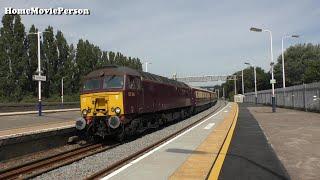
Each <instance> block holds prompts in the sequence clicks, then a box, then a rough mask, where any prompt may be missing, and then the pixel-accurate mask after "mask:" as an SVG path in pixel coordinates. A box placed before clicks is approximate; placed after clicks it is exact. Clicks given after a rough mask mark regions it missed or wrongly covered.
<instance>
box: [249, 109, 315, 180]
mask: <svg viewBox="0 0 320 180" xmlns="http://www.w3.org/2000/svg"><path fill="white" fill-rule="evenodd" d="M248 109H249V111H250V113H251V114H252V115H253V117H254V118H255V119H256V120H257V121H258V122H259V124H260V126H261V128H262V129H263V131H264V133H265V135H266V137H267V138H268V141H269V143H270V144H271V145H272V147H273V149H274V151H275V152H276V154H277V156H278V158H279V159H280V160H281V162H282V164H283V165H284V166H285V168H286V169H287V171H288V173H289V175H290V177H291V178H292V179H293V180H295V179H296V180H304V179H305V180H309V179H314V180H316V179H319V178H320V171H319V170H320V114H319V113H310V112H303V111H296V110H289V109H282V108H277V112H276V113H271V108H270V107H248Z"/></svg>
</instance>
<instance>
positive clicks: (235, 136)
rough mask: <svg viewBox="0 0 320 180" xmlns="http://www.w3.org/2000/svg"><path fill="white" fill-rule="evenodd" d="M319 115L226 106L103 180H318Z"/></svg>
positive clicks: (250, 105) (284, 110)
mask: <svg viewBox="0 0 320 180" xmlns="http://www.w3.org/2000/svg"><path fill="white" fill-rule="evenodd" d="M319 146H320V114H317V113H307V112H302V111H295V110H288V109H280V108H278V109H277V112H276V113H272V112H271V107H265V106H255V105H253V104H239V105H238V104H236V103H228V104H227V106H225V107H224V108H223V109H221V110H220V111H219V112H216V113H215V114H213V115H211V116H210V117H208V118H207V119H205V120H204V121H203V122H202V123H200V124H198V125H196V126H195V127H193V128H191V129H190V130H188V131H186V132H184V133H182V134H180V135H178V136H177V137H175V138H174V139H172V140H170V141H168V142H166V143H164V144H162V145H160V146H159V147H157V148H156V149H153V150H152V151H150V152H148V153H146V154H144V155H143V156H141V157H139V158H137V159H135V160H133V161H132V162H130V163H128V164H126V165H125V166H123V167H121V168H120V169H118V170H116V171H114V172H113V173H111V174H109V175H107V176H106V177H104V178H103V179H222V180H226V179H228V180H229V179H266V180H267V179H268V180H269V179H317V178H318V177H320V173H319V171H318V169H319V162H320V161H319V160H320V159H319V158H320V151H319V149H320V147H319Z"/></svg>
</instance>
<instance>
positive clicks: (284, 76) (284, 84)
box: [281, 35, 299, 88]
mask: <svg viewBox="0 0 320 180" xmlns="http://www.w3.org/2000/svg"><path fill="white" fill-rule="evenodd" d="M285 38H299V35H291V36H283V37H282V38H281V51H282V84H283V85H282V87H283V88H286V75H285V71H284V48H283V40H284V39H285Z"/></svg>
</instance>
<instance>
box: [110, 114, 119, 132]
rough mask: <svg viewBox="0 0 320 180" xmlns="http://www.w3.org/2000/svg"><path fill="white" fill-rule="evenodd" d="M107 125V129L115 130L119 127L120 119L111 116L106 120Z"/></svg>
mask: <svg viewBox="0 0 320 180" xmlns="http://www.w3.org/2000/svg"><path fill="white" fill-rule="evenodd" d="M108 125H109V127H111V128H112V129H116V128H118V127H119V126H120V118H119V117H118V116H111V117H110V118H109V119H108Z"/></svg>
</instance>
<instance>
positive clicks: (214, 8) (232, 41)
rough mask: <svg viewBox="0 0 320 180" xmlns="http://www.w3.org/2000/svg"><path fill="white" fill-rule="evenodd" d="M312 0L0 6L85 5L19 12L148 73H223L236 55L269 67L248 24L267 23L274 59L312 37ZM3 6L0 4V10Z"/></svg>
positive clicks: (239, 63)
mask: <svg viewBox="0 0 320 180" xmlns="http://www.w3.org/2000/svg"><path fill="white" fill-rule="evenodd" d="M319 5H320V4H319V2H318V1H316V0H313V1H311V0H310V1H300V0H290V1H277V0H265V1H249V0H245V1H209V0H208V1H191V0H189V1H188V0H187V1H182V0H175V1H160V0H157V1H156V0H154V1H150V0H148V1H147V0H136V1H129V0H127V1H116V0H113V1H112V0H111V1H99V2H98V1H90V2H89V1H77V3H75V2H74V1H71V0H70V1H6V2H1V3H0V7H7V6H12V7H14V8H23V7H25V8H27V7H34V6H38V7H43V8H46V7H65V8H89V9H90V10H91V12H92V13H91V15H90V16H24V17H23V21H24V24H26V25H27V28H29V27H30V25H31V24H35V25H36V26H37V27H39V28H40V29H44V28H45V27H47V26H48V25H52V26H53V27H54V28H55V29H59V30H62V32H63V33H64V34H65V36H66V37H67V38H68V39H69V41H71V42H73V43H76V41H77V39H79V38H85V39H88V40H90V41H91V42H93V43H95V44H97V45H99V46H100V47H101V49H104V50H113V51H121V52H123V53H124V54H126V55H130V56H135V57H140V58H141V59H143V60H148V61H151V62H152V65H149V67H148V68H149V70H150V71H151V72H153V73H156V74H161V75H166V76H171V75H172V74H173V73H174V72H177V73H178V75H203V74H216V75H225V74H230V73H232V72H234V71H237V70H240V69H241V68H244V67H245V66H244V65H243V62H244V61H251V62H252V63H254V64H256V65H258V66H261V67H263V68H264V69H266V70H268V69H269V63H270V55H269V54H270V53H269V46H270V43H269V37H268V34H267V33H254V32H250V31H249V28H250V27H251V26H257V27H261V28H268V29H271V30H272V32H273V40H274V43H273V45H274V59H275V60H276V58H277V57H278V55H280V53H281V49H280V48H281V37H282V36H283V35H285V34H291V33H297V34H301V35H302V37H301V38H300V39H296V40H286V42H285V44H286V46H289V45H292V44H295V43H304V42H312V43H319V40H320V36H319V31H318V29H319V24H318V23H317V20H318V19H319V15H320V13H319V12H320V10H319V7H320V6H319ZM3 13H4V10H1V15H2V14H3Z"/></svg>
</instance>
